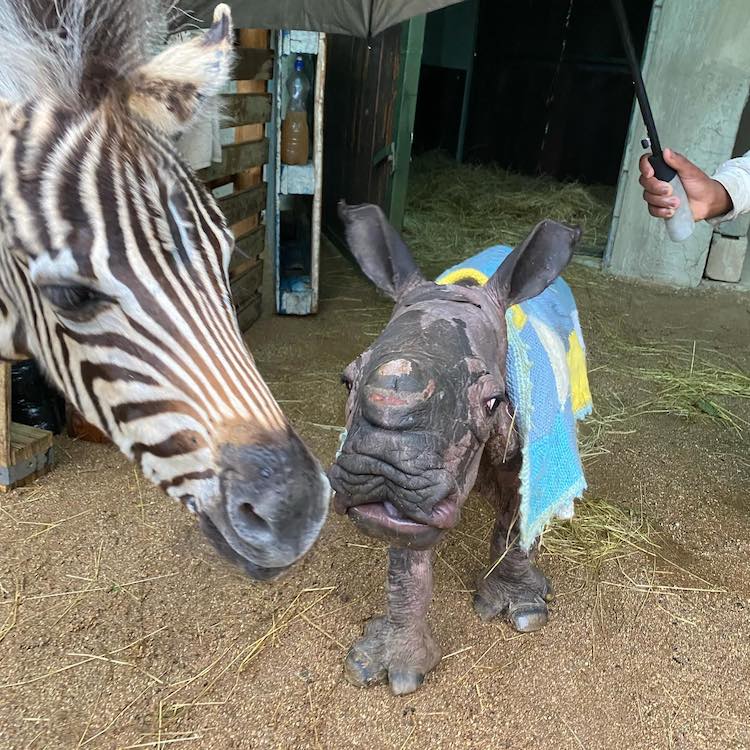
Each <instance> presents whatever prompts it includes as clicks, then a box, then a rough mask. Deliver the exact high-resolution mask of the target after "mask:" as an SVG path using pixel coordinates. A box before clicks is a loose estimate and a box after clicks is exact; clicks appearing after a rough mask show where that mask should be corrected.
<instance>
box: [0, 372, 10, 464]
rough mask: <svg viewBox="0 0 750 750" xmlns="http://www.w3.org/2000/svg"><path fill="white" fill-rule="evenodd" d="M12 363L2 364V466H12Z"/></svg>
mask: <svg viewBox="0 0 750 750" xmlns="http://www.w3.org/2000/svg"><path fill="white" fill-rule="evenodd" d="M10 368H11V366H10V363H8V362H2V363H0V465H2V466H10V465H11V436H10V413H11V401H10V381H11V372H10Z"/></svg>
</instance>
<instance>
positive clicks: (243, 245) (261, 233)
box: [234, 226, 266, 258]
mask: <svg viewBox="0 0 750 750" xmlns="http://www.w3.org/2000/svg"><path fill="white" fill-rule="evenodd" d="M265 242H266V228H265V226H260V227H256V228H255V229H251V230H250V231H249V232H246V233H245V234H241V235H240V236H239V237H237V238H236V239H235V241H234V247H235V254H243V255H244V256H245V257H248V258H255V257H257V256H258V255H260V254H261V253H262V252H263V250H264V249H265ZM238 250H239V251H241V253H237V251H238Z"/></svg>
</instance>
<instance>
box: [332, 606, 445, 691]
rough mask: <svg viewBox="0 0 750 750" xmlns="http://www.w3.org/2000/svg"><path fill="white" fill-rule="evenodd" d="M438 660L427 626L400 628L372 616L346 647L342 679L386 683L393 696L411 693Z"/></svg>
mask: <svg viewBox="0 0 750 750" xmlns="http://www.w3.org/2000/svg"><path fill="white" fill-rule="evenodd" d="M439 662H440V647H439V646H438V645H437V642H436V641H435V639H434V638H433V636H432V632H431V630H430V627H429V625H427V624H426V623H423V624H420V625H419V626H418V627H410V628H409V629H404V628H402V627H396V626H395V625H394V624H393V623H391V622H389V621H388V619H387V618H386V617H374V618H373V619H372V620H370V621H369V622H368V623H367V625H366V626H365V633H364V636H363V637H362V638H360V639H359V640H358V641H357V642H356V643H355V644H354V645H353V646H352V647H351V649H350V650H349V653H348V654H347V656H346V663H345V665H344V673H345V675H346V678H347V679H348V680H349V682H351V683H352V684H353V685H356V686H357V687H369V686H370V685H378V684H381V683H383V682H388V684H389V685H390V688H391V692H392V693H393V694H394V695H406V694H407V693H413V692H414V691H415V690H416V689H417V688H418V687H419V686H420V685H421V684H422V682H423V681H424V677H425V675H426V674H427V673H428V672H430V671H431V670H433V669H434V668H435V667H436V666H437V664H438V663H439Z"/></svg>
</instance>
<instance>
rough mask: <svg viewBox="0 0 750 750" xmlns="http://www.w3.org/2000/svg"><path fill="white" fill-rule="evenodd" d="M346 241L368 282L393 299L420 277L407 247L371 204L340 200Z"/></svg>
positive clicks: (377, 209) (379, 211) (419, 272)
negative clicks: (356, 203) (348, 203)
mask: <svg viewBox="0 0 750 750" xmlns="http://www.w3.org/2000/svg"><path fill="white" fill-rule="evenodd" d="M339 216H340V217H341V221H342V222H343V223H344V231H345V233H346V243H347V245H348V246H349V250H350V251H351V253H352V255H353V256H354V258H355V260H356V261H357V263H359V267H360V268H361V269H362V271H364V273H365V275H366V276H367V278H368V279H370V281H372V282H373V284H375V286H376V287H377V288H378V289H380V290H381V291H382V292H385V293H386V294H387V295H388V296H389V297H391V298H392V299H394V300H395V299H398V297H399V296H400V295H401V294H402V293H403V291H404V290H405V289H406V288H407V287H411V286H412V285H413V284H414V283H416V282H419V281H422V280H423V278H424V277H423V276H422V273H421V271H420V270H419V267H418V266H417V264H416V262H415V261H414V258H413V257H412V254H411V252H410V250H409V248H408V247H407V246H406V243H405V242H404V241H403V240H402V239H401V236H400V235H399V233H398V232H397V231H396V230H395V229H394V228H393V227H392V226H391V224H390V223H389V222H388V219H386V217H385V214H384V213H383V211H382V210H381V209H380V208H379V207H378V206H374V205H372V204H370V203H363V204H362V205H361V206H347V205H346V203H344V201H340V202H339Z"/></svg>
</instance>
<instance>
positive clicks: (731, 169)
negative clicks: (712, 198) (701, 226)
mask: <svg viewBox="0 0 750 750" xmlns="http://www.w3.org/2000/svg"><path fill="white" fill-rule="evenodd" d="M713 179H714V180H716V181H717V182H720V183H721V184H722V185H723V186H724V187H725V188H726V191H727V192H728V193H729V197H730V198H731V199H732V203H733V204H734V207H733V208H732V210H731V211H730V212H729V213H727V214H724V216H717V217H716V218H715V219H711V220H710V222H709V223H710V224H714V225H715V224H721V222H722V221H731V220H732V219H735V218H737V217H738V216H739V215H740V214H746V213H748V212H750V151H748V152H747V153H746V154H745V155H744V156H738V157H737V158H736V159H730V160H729V161H727V162H724V164H722V165H721V166H720V167H719V168H718V169H717V170H716V174H714V175H713Z"/></svg>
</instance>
